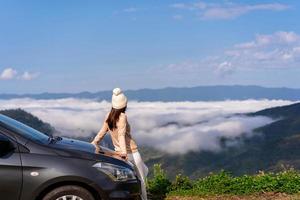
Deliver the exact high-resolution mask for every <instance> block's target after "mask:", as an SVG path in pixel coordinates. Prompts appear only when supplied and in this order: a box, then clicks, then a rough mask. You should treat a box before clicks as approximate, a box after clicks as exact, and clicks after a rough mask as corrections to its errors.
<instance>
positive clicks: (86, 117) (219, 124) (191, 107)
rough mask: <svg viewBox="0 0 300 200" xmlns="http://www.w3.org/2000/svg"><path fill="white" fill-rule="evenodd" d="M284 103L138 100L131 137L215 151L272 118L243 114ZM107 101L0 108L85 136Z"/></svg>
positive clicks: (2, 103)
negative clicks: (13, 109) (32, 115)
mask: <svg viewBox="0 0 300 200" xmlns="http://www.w3.org/2000/svg"><path fill="white" fill-rule="evenodd" d="M292 103H294V102H292V101H286V100H235V101H233V100H230V101H215V102H204V101H197V102H187V101H185V102H137V101H130V102H129V104H128V118H129V122H130V124H131V125H132V135H133V137H134V138H135V139H136V140H137V142H138V144H139V145H148V146H152V147H155V148H157V149H160V150H163V151H166V152H169V153H186V152H188V151H202V150H206V151H214V152H216V151H220V150H222V145H221V143H220V140H221V139H224V138H225V139H227V141H228V142H227V143H226V145H238V144H240V138H241V137H251V136H252V135H253V129H255V128H258V127H261V126H264V125H266V124H269V123H271V122H273V121H274V119H271V118H268V117H263V116H255V117H253V116H251V117H250V116H247V115H243V113H249V112H255V111H259V110H262V109H265V108H270V107H275V106H282V105H288V104H292ZM110 106H111V104H110V102H108V101H100V102H99V101H95V100H89V99H75V98H68V99H56V100H35V99H29V98H25V99H11V100H0V109H9V108H22V109H25V110H26V111H28V112H30V113H32V114H34V115H36V116H38V117H39V118H41V119H42V120H44V121H46V122H49V123H50V124H51V125H53V126H54V127H55V128H56V129H57V130H58V131H59V133H57V134H60V135H63V136H67V137H89V136H91V135H92V134H95V133H96V132H97V131H98V130H99V129H100V128H101V126H102V123H103V119H104V116H105V114H106V113H107V112H108V111H109V110H110Z"/></svg>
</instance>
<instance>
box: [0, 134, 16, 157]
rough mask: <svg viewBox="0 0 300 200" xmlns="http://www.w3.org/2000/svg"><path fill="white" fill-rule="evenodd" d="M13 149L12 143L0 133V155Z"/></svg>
mask: <svg viewBox="0 0 300 200" xmlns="http://www.w3.org/2000/svg"><path fill="white" fill-rule="evenodd" d="M14 150H15V146H14V144H13V143H12V142H11V141H10V140H9V139H8V138H6V137H4V136H2V135H0V157H2V156H5V155H7V154H8V153H10V152H12V151H14Z"/></svg>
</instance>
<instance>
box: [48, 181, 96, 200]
mask: <svg viewBox="0 0 300 200" xmlns="http://www.w3.org/2000/svg"><path fill="white" fill-rule="evenodd" d="M43 200H95V199H94V197H93V195H92V194H91V193H90V192H89V191H88V190H86V189H85V188H82V187H79V186H75V185H68V186H62V187H58V188H56V189H54V190H52V191H50V192H49V193H48V194H46V196H45V197H44V198H43Z"/></svg>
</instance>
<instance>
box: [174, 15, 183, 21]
mask: <svg viewBox="0 0 300 200" xmlns="http://www.w3.org/2000/svg"><path fill="white" fill-rule="evenodd" d="M172 18H173V19H175V20H182V19H183V16H182V15H173V16H172Z"/></svg>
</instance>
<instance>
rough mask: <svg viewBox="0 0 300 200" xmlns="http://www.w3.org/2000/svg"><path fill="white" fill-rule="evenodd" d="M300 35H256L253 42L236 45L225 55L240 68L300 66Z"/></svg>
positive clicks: (281, 33)
mask: <svg viewBox="0 0 300 200" xmlns="http://www.w3.org/2000/svg"><path fill="white" fill-rule="evenodd" d="M299 47H300V35H298V34H297V33H295V32H292V31H291V32H287V31H277V32H275V33H273V34H268V35H256V37H255V39H254V40H253V41H248V42H244V43H240V44H236V45H235V46H234V47H233V48H231V49H229V50H227V51H226V52H225V54H226V55H227V56H228V58H227V59H230V62H232V63H233V65H235V66H236V67H238V68H250V69H252V68H287V67H298V66H299V64H300V52H299Z"/></svg>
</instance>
